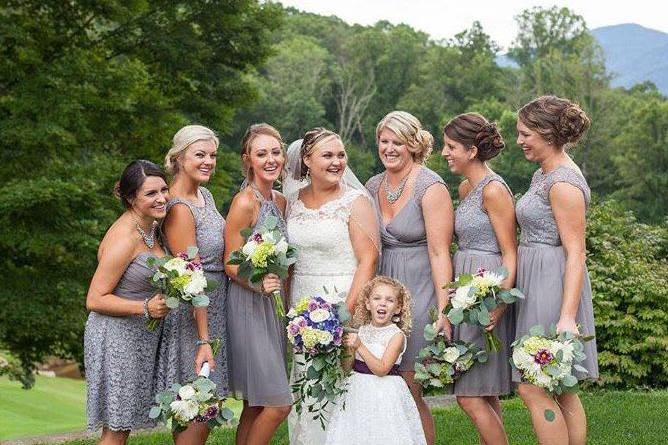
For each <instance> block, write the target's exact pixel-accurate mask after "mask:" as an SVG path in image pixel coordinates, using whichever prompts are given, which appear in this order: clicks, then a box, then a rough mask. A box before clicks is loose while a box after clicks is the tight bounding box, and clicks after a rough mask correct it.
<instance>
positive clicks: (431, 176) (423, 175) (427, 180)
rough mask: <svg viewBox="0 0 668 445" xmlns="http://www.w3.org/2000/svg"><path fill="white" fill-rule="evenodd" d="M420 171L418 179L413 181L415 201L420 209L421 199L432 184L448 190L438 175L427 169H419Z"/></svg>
mask: <svg viewBox="0 0 668 445" xmlns="http://www.w3.org/2000/svg"><path fill="white" fill-rule="evenodd" d="M421 168H422V170H421V171H420V173H418V177H417V179H416V180H415V193H414V195H413V196H415V201H416V202H417V203H418V204H419V205H420V207H422V198H424V195H425V193H427V189H428V188H429V187H431V186H432V185H434V184H441V185H442V186H443V187H445V189H446V190H447V189H448V186H447V185H446V184H445V181H443V178H441V177H440V176H439V175H438V173H436V172H434V171H432V170H430V169H428V168H427V167H421Z"/></svg>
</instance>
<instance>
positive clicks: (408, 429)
mask: <svg viewBox="0 0 668 445" xmlns="http://www.w3.org/2000/svg"><path fill="white" fill-rule="evenodd" d="M397 332H401V330H400V329H399V327H398V326H397V325H396V324H394V323H391V324H390V325H388V326H385V327H382V328H376V327H374V326H371V325H364V326H362V327H361V328H360V330H359V338H360V341H361V342H362V343H364V345H365V346H366V347H367V349H369V351H370V352H371V353H372V354H373V355H375V356H376V357H378V358H382V356H383V354H384V353H385V349H386V348H387V344H388V343H389V341H390V339H391V338H392V337H393V336H394V335H395V334H396V333H397ZM405 350H406V340H405V338H404V351H405ZM402 355H403V352H402V353H401V354H400V355H399V357H398V358H397V361H396V365H398V364H399V363H400V362H401V357H402ZM355 360H356V361H355V367H354V369H357V371H353V373H352V375H351V376H350V378H349V380H348V392H347V393H346V394H345V395H344V396H343V399H341V400H338V401H337V404H336V408H335V410H334V413H333V414H332V417H331V420H330V422H329V424H328V425H327V441H326V444H327V445H357V444H359V445H392V444H397V445H422V444H424V445H426V443H427V442H426V439H425V436H424V431H423V430H422V424H421V423H420V415H419V414H418V410H417V406H416V405H415V401H414V400H413V397H412V396H411V393H410V391H409V390H408V386H406V382H404V379H402V378H401V376H399V375H398V373H397V369H398V367H397V366H395V367H393V369H392V371H390V373H389V374H388V375H386V376H383V377H378V376H376V375H374V374H373V373H370V371H369V370H368V368H366V365H365V364H364V362H363V361H362V358H361V357H360V356H359V355H358V354H355ZM364 368H366V369H364ZM360 371H361V372H360ZM366 372H369V373H366Z"/></svg>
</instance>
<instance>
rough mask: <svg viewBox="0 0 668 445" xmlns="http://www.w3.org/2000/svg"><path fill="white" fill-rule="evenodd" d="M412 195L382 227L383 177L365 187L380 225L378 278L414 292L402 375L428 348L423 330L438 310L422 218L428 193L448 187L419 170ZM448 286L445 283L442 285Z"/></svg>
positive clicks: (423, 170)
mask: <svg viewBox="0 0 668 445" xmlns="http://www.w3.org/2000/svg"><path fill="white" fill-rule="evenodd" d="M419 168H420V171H419V172H418V175H417V178H416V179H415V186H414V187H413V195H412V196H411V199H409V200H408V201H407V202H406V204H405V205H404V207H403V208H402V209H401V210H400V211H399V213H398V214H397V215H396V216H395V217H394V218H393V219H392V221H390V223H389V224H387V225H385V224H384V223H383V219H382V214H381V212H380V203H379V200H378V193H379V190H380V187H381V183H382V180H383V177H384V173H381V174H378V175H376V176H374V177H372V178H371V179H369V181H367V183H366V187H367V189H368V190H369V192H370V193H371V196H373V199H374V203H375V206H376V210H377V212H378V218H379V221H381V224H380V235H381V240H382V244H383V246H382V255H381V257H380V264H379V274H380V275H386V276H389V277H391V278H394V279H395V280H398V281H400V282H402V283H403V284H404V285H405V286H406V287H407V288H408V290H409V291H410V292H411V296H412V301H411V310H412V313H413V327H412V330H411V333H410V335H409V336H408V340H407V345H406V352H405V353H404V356H403V360H402V361H401V365H400V366H399V370H400V371H414V366H415V359H416V358H417V355H418V353H419V352H420V349H422V348H423V347H425V346H426V344H427V341H426V340H425V339H424V335H423V332H424V327H425V326H426V325H427V324H428V323H431V320H430V318H429V309H430V308H431V307H435V308H436V307H438V303H437V301H436V287H435V286H434V281H433V279H432V276H431V263H430V262H429V252H428V250H427V231H426V228H425V222H424V217H423V215H422V198H423V197H424V194H425V193H426V192H427V189H428V188H429V187H431V186H433V185H435V184H442V187H447V186H446V185H445V182H444V181H443V179H441V177H440V176H439V175H438V174H436V173H435V172H433V171H432V170H430V169H428V168H426V167H423V166H420V167H419ZM443 284H445V283H443Z"/></svg>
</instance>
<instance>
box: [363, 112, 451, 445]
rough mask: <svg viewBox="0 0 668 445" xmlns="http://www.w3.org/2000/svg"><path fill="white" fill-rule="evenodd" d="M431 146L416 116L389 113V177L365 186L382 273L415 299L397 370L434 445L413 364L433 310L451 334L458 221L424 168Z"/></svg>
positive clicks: (381, 148)
mask: <svg viewBox="0 0 668 445" xmlns="http://www.w3.org/2000/svg"><path fill="white" fill-rule="evenodd" d="M433 141H434V139H433V138H432V136H431V134H429V132H428V131H426V130H423V129H422V126H421V124H420V121H419V120H418V119H417V118H416V117H415V116H413V115H411V114H409V113H406V112H405V111H393V112H391V113H389V114H388V115H387V116H385V117H384V118H383V119H382V120H381V121H380V123H379V124H378V126H377V127H376V142H377V143H378V154H379V156H380V160H381V162H382V163H383V166H384V167H385V172H384V173H381V174H379V175H376V176H374V177H372V178H371V179H369V181H368V182H367V184H366V186H367V189H368V190H369V192H370V193H371V196H373V198H374V201H375V204H376V206H377V208H378V212H379V219H380V221H381V224H380V226H381V230H380V234H381V238H382V255H381V257H380V270H379V274H380V275H387V276H389V277H392V278H394V279H396V280H398V281H400V282H402V283H403V284H404V285H405V286H406V287H407V288H408V289H409V290H410V291H411V294H412V296H413V299H412V311H413V329H412V332H411V334H410V336H409V337H408V341H407V345H406V352H405V353H404V356H403V360H402V362H401V366H400V368H399V371H400V373H401V376H402V377H403V378H404V380H406V383H407V385H408V388H409V389H410V390H411V394H412V395H413V398H414V399H415V403H416V405H417V407H418V410H419V412H420V420H421V421H422V427H423V428H424V431H425V436H426V438H427V443H428V444H433V443H434V419H433V417H432V415H431V412H430V410H429V407H428V406H427V404H426V402H425V401H424V399H423V397H422V388H421V386H420V384H419V383H417V382H415V379H414V376H415V371H414V365H415V359H416V357H417V355H418V352H419V351H420V349H421V348H423V347H424V346H425V345H426V340H425V339H424V336H423V330H424V327H425V326H426V325H427V324H428V323H430V322H431V320H430V318H429V309H430V308H432V307H437V308H438V310H439V311H438V312H439V316H438V320H437V321H436V328H437V330H438V331H443V332H444V333H445V335H447V336H448V337H449V336H450V335H451V327H450V323H449V321H448V319H447V317H445V315H443V314H442V310H443V309H444V308H445V306H446V305H447V302H448V292H447V291H446V290H444V289H442V286H443V285H444V284H446V283H447V282H449V281H451V280H452V262H451V259H450V251H449V248H450V243H451V242H452V233H453V219H454V215H453V210H452V201H451V199H450V194H449V193H448V189H447V187H446V186H445V183H444V182H443V180H442V179H441V178H440V177H439V176H438V175H437V174H436V173H434V172H433V171H431V170H429V169H428V168H426V167H425V166H423V165H422V164H423V162H424V160H425V159H426V158H427V156H428V155H429V154H430V153H431V150H432V145H433Z"/></svg>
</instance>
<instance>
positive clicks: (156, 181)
mask: <svg viewBox="0 0 668 445" xmlns="http://www.w3.org/2000/svg"><path fill="white" fill-rule="evenodd" d="M167 201H169V187H167V183H166V182H165V180H164V179H162V178H160V177H159V176H149V177H147V178H146V179H144V183H143V184H142V185H141V187H139V189H138V190H137V192H136V194H135V197H134V198H133V199H132V200H131V201H130V204H131V206H132V210H133V211H134V212H135V213H136V214H137V215H139V216H140V217H141V218H153V219H161V218H164V217H165V215H166V214H167Z"/></svg>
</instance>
